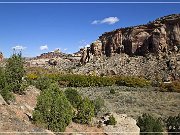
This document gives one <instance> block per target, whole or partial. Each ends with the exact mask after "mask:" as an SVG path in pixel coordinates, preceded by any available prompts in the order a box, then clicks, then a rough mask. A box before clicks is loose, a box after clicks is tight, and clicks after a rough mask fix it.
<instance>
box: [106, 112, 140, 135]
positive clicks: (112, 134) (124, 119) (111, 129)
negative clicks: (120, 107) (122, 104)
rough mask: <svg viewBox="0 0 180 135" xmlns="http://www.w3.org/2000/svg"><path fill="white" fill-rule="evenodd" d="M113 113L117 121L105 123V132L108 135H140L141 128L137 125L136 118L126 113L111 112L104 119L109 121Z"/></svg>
mask: <svg viewBox="0 0 180 135" xmlns="http://www.w3.org/2000/svg"><path fill="white" fill-rule="evenodd" d="M111 115H113V117H114V118H115V120H116V121H117V124H116V125H104V126H103V129H104V132H105V133H106V134H108V135H119V134H123V135H129V134H131V135H139V134H140V128H139V127H138V126H137V125H136V120H134V119H133V118H131V117H128V116H127V115H126V114H117V113H109V114H108V116H107V115H106V116H105V117H104V118H103V119H104V121H107V120H108V119H109V116H111Z"/></svg>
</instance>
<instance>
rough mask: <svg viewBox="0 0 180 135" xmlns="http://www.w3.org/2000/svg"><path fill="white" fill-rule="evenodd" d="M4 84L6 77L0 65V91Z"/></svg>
mask: <svg viewBox="0 0 180 135" xmlns="http://www.w3.org/2000/svg"><path fill="white" fill-rule="evenodd" d="M5 84H6V78H5V73H4V69H3V68H1V67H0V91H1V90H2V89H3V88H4V87H5Z"/></svg>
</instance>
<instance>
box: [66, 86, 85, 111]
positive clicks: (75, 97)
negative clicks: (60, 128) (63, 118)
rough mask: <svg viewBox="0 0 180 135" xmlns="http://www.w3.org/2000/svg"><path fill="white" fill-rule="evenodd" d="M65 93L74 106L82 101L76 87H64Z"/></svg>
mask: <svg viewBox="0 0 180 135" xmlns="http://www.w3.org/2000/svg"><path fill="white" fill-rule="evenodd" d="M65 95H66V97H67V99H68V100H69V102H70V103H71V105H72V106H73V107H74V108H77V107H78V106H79V104H80V103H81V101H82V97H81V95H80V94H79V93H78V91H77V90H76V89H72V88H68V89H66V90H65Z"/></svg>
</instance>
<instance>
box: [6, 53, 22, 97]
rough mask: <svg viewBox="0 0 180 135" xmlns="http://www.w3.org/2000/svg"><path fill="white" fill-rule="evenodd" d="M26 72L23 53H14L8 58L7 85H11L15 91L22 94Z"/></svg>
mask: <svg viewBox="0 0 180 135" xmlns="http://www.w3.org/2000/svg"><path fill="white" fill-rule="evenodd" d="M24 73H25V70H24V67H23V59H22V57H21V54H13V55H12V57H11V58H9V59H8V60H7V64H6V68H5V78H6V83H7V85H11V88H12V91H13V92H15V93H19V94H21V92H22V90H20V87H21V83H22V78H23V76H24Z"/></svg>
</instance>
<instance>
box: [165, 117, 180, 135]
mask: <svg viewBox="0 0 180 135" xmlns="http://www.w3.org/2000/svg"><path fill="white" fill-rule="evenodd" d="M166 126H167V130H168V132H170V133H168V134H169V135H178V134H179V133H180V114H179V115H178V116H174V117H173V116H170V117H169V118H168V119H167V121H166Z"/></svg>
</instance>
